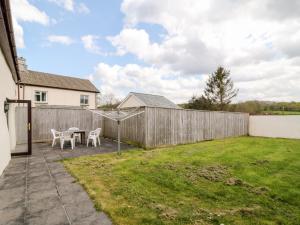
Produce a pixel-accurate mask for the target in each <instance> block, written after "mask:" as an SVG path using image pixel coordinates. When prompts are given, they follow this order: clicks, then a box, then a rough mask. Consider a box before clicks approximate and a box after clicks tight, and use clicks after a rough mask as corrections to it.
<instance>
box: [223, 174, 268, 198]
mask: <svg viewBox="0 0 300 225" xmlns="http://www.w3.org/2000/svg"><path fill="white" fill-rule="evenodd" d="M225 184H226V185H229V186H241V187H243V188H245V189H246V190H247V191H249V192H251V193H255V194H258V195H262V194H265V193H267V192H268V191H269V189H268V188H267V187H254V186H253V185H251V184H249V183H247V182H244V181H243V180H241V179H238V178H234V177H230V178H228V179H227V180H226V181H225Z"/></svg>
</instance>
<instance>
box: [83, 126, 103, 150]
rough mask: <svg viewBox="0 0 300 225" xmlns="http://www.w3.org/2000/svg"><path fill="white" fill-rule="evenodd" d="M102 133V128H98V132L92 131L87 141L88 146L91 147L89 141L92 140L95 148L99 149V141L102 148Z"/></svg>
mask: <svg viewBox="0 0 300 225" xmlns="http://www.w3.org/2000/svg"><path fill="white" fill-rule="evenodd" d="M100 133H101V128H97V129H96V130H93V131H90V133H89V135H88V138H87V141H86V146H87V147H89V141H90V140H92V142H93V144H94V146H95V147H97V141H98V143H99V146H100V144H101V143H100Z"/></svg>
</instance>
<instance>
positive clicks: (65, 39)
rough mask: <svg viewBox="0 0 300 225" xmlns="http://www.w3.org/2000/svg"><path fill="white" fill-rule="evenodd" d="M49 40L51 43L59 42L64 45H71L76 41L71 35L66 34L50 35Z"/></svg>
mask: <svg viewBox="0 0 300 225" xmlns="http://www.w3.org/2000/svg"><path fill="white" fill-rule="evenodd" d="M47 40H48V41H49V42H51V43H59V44H63V45H71V44H73V43H74V42H75V41H74V40H73V39H72V38H71V37H69V36H65V35H49V36H48V37H47Z"/></svg>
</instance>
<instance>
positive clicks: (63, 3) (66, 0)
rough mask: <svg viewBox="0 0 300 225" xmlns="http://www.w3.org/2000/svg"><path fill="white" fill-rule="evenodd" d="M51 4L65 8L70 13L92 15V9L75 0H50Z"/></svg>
mask: <svg viewBox="0 0 300 225" xmlns="http://www.w3.org/2000/svg"><path fill="white" fill-rule="evenodd" d="M48 1H49V2H53V3H55V4H56V5H58V6H59V7H62V8H64V9H65V10H67V11H70V12H78V13H82V14H88V13H90V9H89V8H88V7H87V6H86V4H84V3H83V2H80V3H76V2H75V1H74V0H48Z"/></svg>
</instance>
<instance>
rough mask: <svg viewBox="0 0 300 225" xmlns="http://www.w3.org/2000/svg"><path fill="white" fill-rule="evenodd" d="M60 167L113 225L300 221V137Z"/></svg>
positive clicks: (83, 160)
mask: <svg viewBox="0 0 300 225" xmlns="http://www.w3.org/2000/svg"><path fill="white" fill-rule="evenodd" d="M64 164H65V166H66V168H67V169H68V170H69V171H70V172H71V173H72V174H73V175H74V176H75V177H76V178H77V179H78V181H79V182H80V183H81V184H82V185H83V186H84V187H85V189H86V190H87V192H88V193H89V195H90V196H91V198H92V199H93V201H94V203H95V206H96V208H98V209H101V210H103V211H105V212H106V213H107V214H108V215H109V216H110V218H111V219H112V220H113V222H114V223H115V224H124V225H133V224H137V225H142V224H156V225H159V224H222V223H223V224H225V225H227V224H297V225H298V224H300V140H288V139H268V138H253V137H241V138H230V139H226V140H217V141H208V142H201V143H196V144H189V145H180V146H175V147H168V148H160V149H154V150H148V151H144V150H132V151H128V152H123V153H122V155H121V156H118V155H117V154H115V153H114V154H103V155H97V156H87V157H80V158H75V159H69V160H66V161H64Z"/></svg>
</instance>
